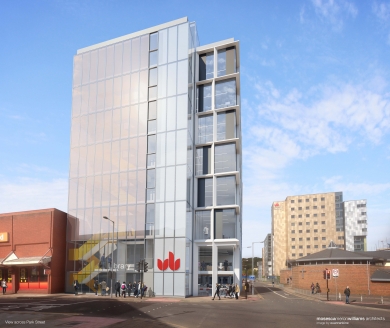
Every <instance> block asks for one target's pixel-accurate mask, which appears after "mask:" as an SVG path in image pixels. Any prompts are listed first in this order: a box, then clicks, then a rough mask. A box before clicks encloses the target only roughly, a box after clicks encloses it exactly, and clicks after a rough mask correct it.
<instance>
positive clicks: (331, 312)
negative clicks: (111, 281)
mask: <svg viewBox="0 0 390 328" xmlns="http://www.w3.org/2000/svg"><path fill="white" fill-rule="evenodd" d="M256 292H258V293H259V294H258V295H255V296H250V297H249V298H248V299H247V300H245V299H240V300H235V299H225V298H222V299H221V300H217V299H216V300H214V301H212V300H211V298H210V297H198V298H187V299H184V300H183V299H175V298H172V299H169V298H165V299H157V298H156V299H155V298H153V299H147V300H142V301H141V300H139V299H134V298H126V299H116V298H113V299H110V298H109V297H94V296H91V295H89V296H77V297H76V296H72V295H62V296H61V295H60V296H48V297H20V296H18V297H1V298H0V327H6V326H12V327H26V325H27V324H34V326H42V327H76V328H83V327H93V328H100V327H116V328H122V327H144V328H145V327H242V326H244V327H245V328H251V327H301V328H306V327H314V326H318V325H324V326H325V325H326V326H329V325H340V324H343V325H348V327H362V328H363V327H364V328H366V327H370V328H371V327H374V328H376V327H389V322H390V310H388V309H387V310H386V309H372V308H366V307H362V306H356V305H346V304H343V303H341V302H339V303H336V302H325V301H319V300H313V299H310V298H309V297H308V298H304V297H302V296H298V295H294V294H290V293H288V292H285V291H284V290H282V289H279V288H277V287H271V286H269V285H265V284H258V285H257V287H256ZM6 320H8V323H7V321H6Z"/></svg>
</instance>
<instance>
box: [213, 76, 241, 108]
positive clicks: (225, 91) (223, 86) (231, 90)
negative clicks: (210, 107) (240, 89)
mask: <svg viewBox="0 0 390 328" xmlns="http://www.w3.org/2000/svg"><path fill="white" fill-rule="evenodd" d="M235 105H236V79H229V80H224V81H219V82H216V83H215V108H217V109H218V108H224V107H229V106H235Z"/></svg>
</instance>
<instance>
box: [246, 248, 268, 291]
mask: <svg viewBox="0 0 390 328" xmlns="http://www.w3.org/2000/svg"><path fill="white" fill-rule="evenodd" d="M262 243H264V241H254V242H252V246H248V247H247V248H252V275H254V274H253V265H254V264H253V259H254V248H255V244H262ZM252 295H254V289H253V287H252Z"/></svg>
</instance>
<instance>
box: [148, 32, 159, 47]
mask: <svg viewBox="0 0 390 328" xmlns="http://www.w3.org/2000/svg"><path fill="white" fill-rule="evenodd" d="M149 47H150V48H149V50H150V51H152V50H156V49H157V48H158V33H152V34H150V36H149Z"/></svg>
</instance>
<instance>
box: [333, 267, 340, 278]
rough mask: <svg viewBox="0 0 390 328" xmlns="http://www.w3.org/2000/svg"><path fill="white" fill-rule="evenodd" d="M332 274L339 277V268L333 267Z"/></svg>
mask: <svg viewBox="0 0 390 328" xmlns="http://www.w3.org/2000/svg"><path fill="white" fill-rule="evenodd" d="M332 276H333V277H338V276H339V269H332Z"/></svg>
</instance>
